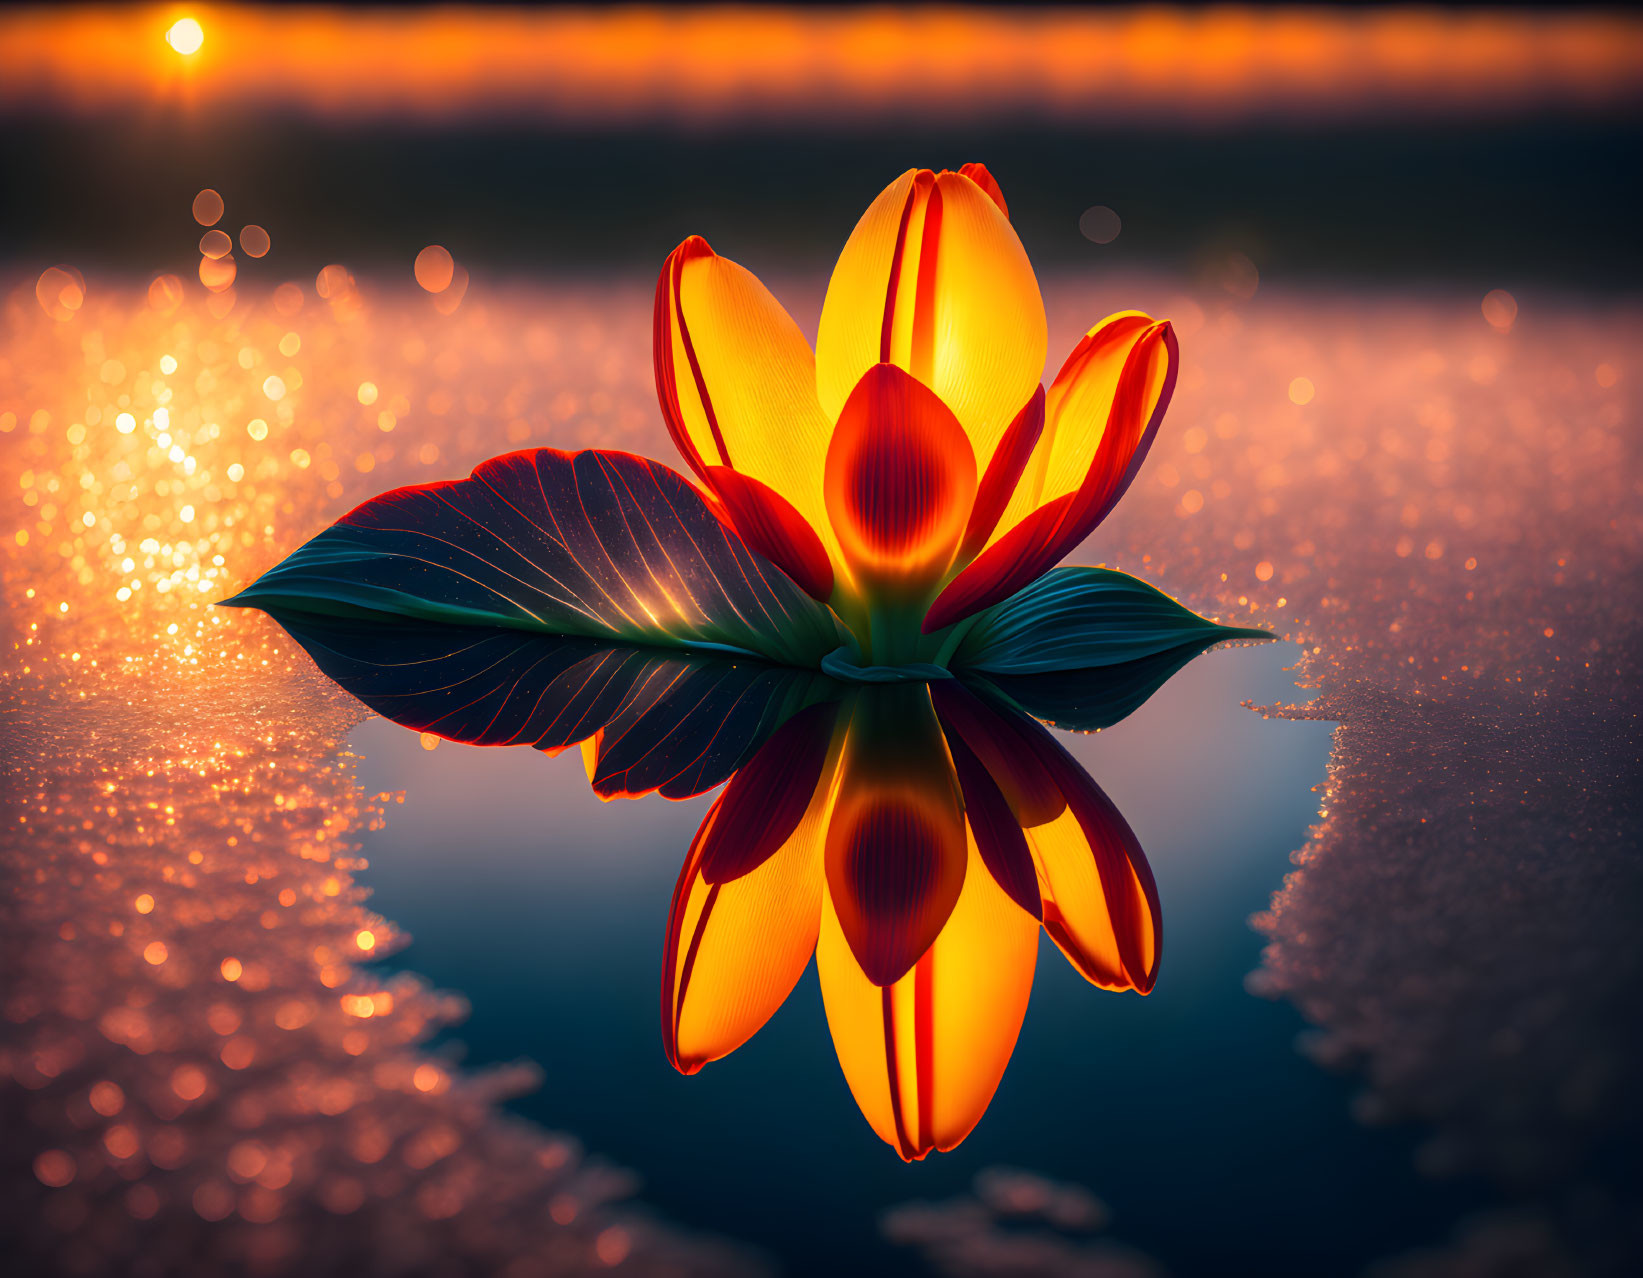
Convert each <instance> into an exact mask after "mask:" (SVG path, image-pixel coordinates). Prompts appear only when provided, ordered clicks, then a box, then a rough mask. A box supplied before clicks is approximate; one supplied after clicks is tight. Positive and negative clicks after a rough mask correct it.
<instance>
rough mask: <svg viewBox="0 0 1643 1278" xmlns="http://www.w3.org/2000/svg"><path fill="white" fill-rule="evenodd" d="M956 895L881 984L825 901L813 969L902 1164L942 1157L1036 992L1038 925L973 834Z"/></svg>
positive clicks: (998, 1070)
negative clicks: (908, 964)
mask: <svg viewBox="0 0 1643 1278" xmlns="http://www.w3.org/2000/svg"><path fill="white" fill-rule="evenodd" d="M969 844H970V852H969V856H970V864H969V868H968V870H967V871H966V873H965V877H964V891H963V893H962V894H961V895H960V897H959V900H958V904H957V905H956V906H955V907H954V909H953V913H952V916H951V917H950V918H949V919H948V921H947V926H946V927H945V928H943V929H942V932H941V935H940V936H939V937H937V938H936V941H935V944H934V945H932V946H931V947H930V948H929V950H928V951H926V952H925V954H924V956H923V957H922V958H920V959H919V961H918V962H917V963H916V964H915V965H914V966H913V969H912V971H910V972H908V973H907V975H906V976H904V977H902V978H901V980H899V981H897V982H896V983H895V984H894V985H892V986H889V987H887V988H880V987H879V986H876V985H874V984H873V983H872V982H871V981H869V980H868V979H867V977H866V976H865V975H864V974H863V973H862V970H861V968H860V966H858V965H857V963H856V960H855V956H854V955H853V954H852V953H851V950H850V945H849V943H848V942H847V941H846V940H845V937H844V931H843V929H842V928H841V927H840V925H839V920H838V916H837V914H835V913H834V911H833V907H832V904H831V902H830V901H829V902H828V903H827V904H826V905H825V907H824V909H823V912H822V926H821V936H820V938H819V939H818V941H817V947H816V967H817V971H818V972H819V973H820V975H821V987H822V999H823V1002H824V1003H825V1005H826V1008H827V1025H828V1028H829V1029H830V1030H831V1031H832V1034H833V1046H834V1049H835V1050H836V1051H837V1052H838V1057H839V1065H840V1066H841V1067H842V1068H843V1070H844V1077H845V1080H846V1082H848V1083H849V1085H850V1092H851V1094H852V1095H853V1096H854V1097H855V1098H856V1104H857V1105H859V1106H860V1107H861V1112H862V1114H863V1116H865V1117H866V1119H867V1121H868V1123H869V1124H870V1125H871V1126H872V1128H873V1130H874V1131H875V1132H877V1133H878V1135H879V1137H880V1138H881V1139H882V1140H884V1141H885V1142H886V1143H887V1144H889V1145H890V1146H891V1147H892V1148H893V1149H895V1150H896V1151H897V1152H898V1153H899V1154H900V1155H901V1156H902V1157H903V1158H904V1159H908V1160H913V1159H918V1158H923V1157H924V1156H925V1155H926V1154H928V1153H929V1152H930V1151H931V1150H932V1149H939V1150H949V1149H952V1148H954V1147H955V1146H956V1145H958V1144H959V1142H960V1141H962V1140H963V1139H964V1138H965V1137H966V1136H968V1135H969V1134H970V1131H971V1129H972V1128H974V1127H975V1125H976V1123H977V1122H979V1121H980V1119H981V1116H982V1114H983V1113H985V1112H986V1110H987V1106H988V1104H990V1103H991V1101H992V1099H993V1093H994V1092H996V1091H997V1090H998V1084H999V1080H1000V1079H1002V1078H1003V1077H1004V1068H1005V1066H1006V1065H1008V1064H1009V1060H1010V1054H1011V1053H1012V1052H1013V1051H1014V1050H1015V1043H1016V1037H1017V1036H1018V1035H1019V1034H1020V1032H1021V1022H1022V1018H1023V1017H1024V1016H1025V1015H1026V1013H1027V1000H1028V997H1029V995H1030V994H1031V992H1032V983H1033V968H1034V966H1035V964H1036V962H1037V954H1038V923H1037V920H1035V919H1034V918H1033V917H1032V916H1031V915H1030V914H1028V913H1027V912H1026V911H1025V910H1023V909H1022V908H1021V907H1020V906H1019V905H1017V904H1016V903H1015V902H1014V901H1012V900H1010V898H1009V897H1007V896H1006V895H1005V894H1004V892H1003V890H1002V889H1000V888H999V886H998V884H997V883H995V882H994V881H993V877H992V875H990V874H989V873H987V870H986V867H985V866H984V865H983V864H982V862H981V856H980V853H979V852H978V851H977V849H976V845H975V840H974V838H971V839H970V840H969Z"/></svg>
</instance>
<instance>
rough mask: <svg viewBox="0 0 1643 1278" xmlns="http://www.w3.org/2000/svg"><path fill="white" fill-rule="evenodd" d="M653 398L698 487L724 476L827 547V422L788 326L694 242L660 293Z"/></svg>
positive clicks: (675, 259)
mask: <svg viewBox="0 0 1643 1278" xmlns="http://www.w3.org/2000/svg"><path fill="white" fill-rule="evenodd" d="M655 340H656V351H655V355H656V389H657V394H658V395H659V397H660V398H661V401H662V412H663V416H664V417H665V418H666V419H667V422H668V426H669V428H670V430H671V431H672V432H673V435H674V439H675V442H676V443H677V444H678V445H679V449H680V451H681V452H682V453H684V454H685V459H686V460H687V461H689V462H690V463H691V465H692V467H694V468H695V469H696V471H697V473H698V474H702V475H703V477H704V478H706V475H705V469H706V468H707V467H712V466H729V467H731V468H733V469H735V470H737V471H739V472H740V473H742V474H743V475H748V476H751V477H752V478H754V479H756V480H759V481H760V482H761V483H764V484H768V485H769V486H770V487H771V488H773V489H775V490H776V491H777V492H778V493H780V494H781V495H782V496H783V497H785V498H786V499H787V500H788V501H789V502H791V503H792V504H793V506H794V507H795V508H796V509H797V510H798V512H799V513H800V514H801V515H802V516H803V517H804V519H805V521H806V522H807V523H809V524H810V526H811V527H812V528H813V529H815V530H816V531H817V532H818V534H819V535H820V536H821V537H822V539H823V541H824V543H826V544H828V549H829V552H830V553H831V551H832V550H833V546H832V544H831V538H832V533H831V530H830V528H829V527H828V522H827V514H826V509H825V507H824V505H823V503H822V471H823V467H824V466H825V463H826V459H827V442H828V439H829V437H830V436H831V434H832V421H831V419H830V418H828V417H826V416H824V415H823V413H822V411H821V407H820V405H819V403H818V402H817V399H816V360H815V356H814V355H813V354H812V353H811V351H810V344H809V343H808V342H806V341H805V339H804V334H803V333H801V332H800V331H799V326H798V325H797V324H795V323H794V322H793V320H792V317H791V316H789V315H788V313H787V312H786V311H785V310H783V309H782V306H781V303H779V302H778V301H777V300H776V299H775V298H774V297H772V296H771V294H770V291H769V290H768V289H766V288H765V286H764V285H763V284H761V283H760V282H759V281H758V279H757V278H756V277H755V276H754V275H753V274H752V273H751V272H750V271H747V270H745V269H744V268H742V267H740V266H738V265H737V264H736V263H735V262H732V261H730V260H729V259H728V258H723V257H720V256H718V254H716V253H714V252H713V250H712V249H711V248H709V247H708V245H707V241H705V240H703V239H701V238H700V237H699V236H692V237H691V238H690V239H689V240H686V241H685V243H683V244H681V245H680V246H679V248H677V249H676V250H674V253H673V255H672V256H671V257H669V259H668V261H667V265H666V266H664V267H663V269H662V276H661V279H660V281H659V282H658V285H657V290H656V334H655Z"/></svg>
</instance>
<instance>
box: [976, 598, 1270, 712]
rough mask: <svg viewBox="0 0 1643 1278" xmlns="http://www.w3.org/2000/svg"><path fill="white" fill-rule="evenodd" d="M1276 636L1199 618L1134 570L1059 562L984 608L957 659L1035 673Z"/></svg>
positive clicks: (988, 669) (979, 668)
mask: <svg viewBox="0 0 1643 1278" xmlns="http://www.w3.org/2000/svg"><path fill="white" fill-rule="evenodd" d="M1270 638H1272V635H1271V633H1270V632H1269V631H1266V630H1251V629H1247V628H1243V627H1238V626H1222V625H1218V624H1216V623H1215V622H1213V621H1210V620H1208V619H1207V618H1205V617H1200V616H1199V615H1198V614H1197V613H1195V612H1193V611H1192V610H1191V609H1190V608H1183V607H1182V606H1181V605H1180V604H1178V603H1176V602H1175V600H1173V599H1171V598H1170V597H1169V596H1168V595H1166V594H1165V593H1164V592H1163V591H1161V590H1158V589H1155V588H1154V587H1152V586H1149V585H1147V583H1146V582H1144V581H1140V580H1137V579H1136V578H1134V577H1131V576H1130V575H1129V574H1128V573H1122V572H1117V571H1115V570H1113V569H1111V568H1057V569H1055V570H1054V571H1052V572H1048V573H1045V574H1044V576H1042V577H1040V578H1039V579H1038V580H1037V581H1035V582H1033V584H1032V585H1030V586H1028V587H1027V588H1026V589H1025V590H1022V591H1020V592H1018V593H1017V594H1014V595H1012V596H1010V598H1008V599H1006V600H1004V601H1003V602H1002V603H997V604H994V605H993V606H992V607H991V608H988V609H987V610H986V611H985V612H983V613H981V614H980V615H979V616H978V617H977V619H976V622H975V624H974V625H973V626H971V628H970V630H969V632H968V633H967V634H966V635H965V636H964V639H963V640H962V642H960V644H959V647H958V650H957V652H956V653H955V654H954V657H953V661H952V664H953V666H954V668H955V669H957V670H960V671H964V672H969V671H976V672H980V673H985V674H990V675H991V674H1000V675H1034V674H1046V673H1051V672H1061V671H1070V670H1082V669H1086V668H1089V667H1100V666H1117V665H1124V664H1127V663H1129V662H1133V661H1141V660H1144V659H1146V658H1149V657H1155V656H1159V655H1161V654H1164V653H1168V652H1170V651H1172V650H1173V649H1177V648H1183V647H1185V648H1190V649H1191V652H1190V653H1189V654H1188V656H1189V657H1190V656H1191V655H1193V654H1196V653H1198V652H1201V651H1203V649H1204V648H1206V647H1208V646H1209V645H1210V644H1214V643H1219V642H1221V641H1222V640H1225V639H1270ZM1182 664H1185V663H1184V662H1183V663H1182ZM1177 668H1179V667H1177ZM1171 673H1173V671H1171ZM1166 677H1167V676H1166ZM1148 695H1150V693H1149V694H1148ZM1144 699H1145V698H1143V700H1144Z"/></svg>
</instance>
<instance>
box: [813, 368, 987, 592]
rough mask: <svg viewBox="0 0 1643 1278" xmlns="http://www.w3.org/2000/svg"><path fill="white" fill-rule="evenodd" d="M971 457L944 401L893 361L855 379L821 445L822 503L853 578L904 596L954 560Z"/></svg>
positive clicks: (967, 500) (972, 486) (971, 483)
mask: <svg viewBox="0 0 1643 1278" xmlns="http://www.w3.org/2000/svg"><path fill="white" fill-rule="evenodd" d="M975 491H976V472H975V459H974V457H973V456H972V454H971V452H970V445H969V442H968V441H967V440H966V439H965V437H964V432H963V430H962V429H960V427H959V424H958V422H957V420H956V419H955V418H954V417H953V414H952V413H951V412H950V411H949V410H948V408H947V406H946V405H945V404H943V403H942V402H941V400H939V399H937V398H936V396H935V395H934V394H933V393H932V392H931V391H930V390H929V389H928V388H927V387H925V386H924V385H922V384H921V383H919V382H917V381H914V380H913V378H911V377H909V376H908V375H907V374H906V373H904V372H903V371H902V370H901V369H899V368H897V367H896V366H895V365H893V364H875V365H874V366H873V367H871V368H869V369H868V370H867V372H866V373H865V374H864V375H863V376H862V379H861V381H860V383H858V385H857V386H856V389H855V390H854V391H853V392H852V393H851V395H850V398H849V400H847V401H846V403H845V405H844V410H843V412H842V413H841V414H840V416H839V423H838V427H837V429H836V430H835V431H834V433H833V442H832V444H831V445H830V446H829V447H828V450H827V475H826V492H827V510H828V514H829V516H830V518H831V520H832V525H833V529H834V532H835V533H836V534H837V536H838V541H839V546H840V548H841V551H842V553H843V556H844V561H845V563H846V564H848V565H849V568H850V570H851V573H852V575H853V576H854V577H855V578H856V579H857V581H858V582H862V583H867V584H875V585H883V586H888V587H891V588H893V589H895V590H897V591H900V592H903V593H907V594H912V593H915V592H916V591H917V590H918V589H919V588H921V587H928V586H930V585H932V584H934V583H935V581H936V580H937V579H938V578H940V576H941V574H942V573H943V572H944V571H945V570H946V568H947V565H948V564H949V563H950V562H951V561H952V557H953V552H954V550H955V549H957V546H958V541H959V537H960V535H961V534H962V532H963V531H964V525H965V522H966V521H967V520H968V518H969V515H970V507H971V505H972V504H973V503H974V501H975Z"/></svg>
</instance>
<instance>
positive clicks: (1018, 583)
mask: <svg viewBox="0 0 1643 1278" xmlns="http://www.w3.org/2000/svg"><path fill="white" fill-rule="evenodd" d="M1073 496H1074V495H1073V494H1072V493H1068V494H1067V495H1066V496H1065V497H1057V498H1056V499H1055V500H1054V501H1053V502H1051V503H1050V504H1049V505H1047V506H1040V507H1039V508H1038V509H1037V510H1035V511H1033V513H1032V514H1030V515H1028V516H1027V517H1026V518H1025V519H1023V520H1022V521H1021V522H1020V523H1019V524H1017V525H1016V526H1015V527H1014V528H1012V529H1010V531H1009V532H1007V533H1005V534H1004V536H1002V537H1000V538H999V539H998V540H997V541H995V542H994V543H993V544H992V545H991V546H989V547H987V549H986V550H984V551H982V552H981V554H979V555H977V556H976V558H975V559H974V560H973V561H972V562H971V563H970V564H969V566H968V567H966V568H965V569H964V571H963V572H961V573H959V574H958V576H956V577H954V578H953V579H952V580H951V581H949V582H948V583H947V585H946V587H945V589H943V590H942V592H941V593H940V594H939V595H937V596H936V601H935V602H934V603H933V604H931V605H930V610H929V612H927V613H925V615H924V625H923V630H924V633H925V634H927V635H928V634H934V633H935V632H936V631H937V630H940V629H942V628H943V627H945V626H950V625H953V624H954V623H955V622H959V621H963V620H964V618H966V617H968V616H970V615H971V614H973V613H977V612H980V611H981V610H982V609H983V608H987V607H991V606H992V605H993V604H995V603H997V602H998V601H999V600H1000V599H1008V598H1009V597H1010V596H1011V595H1013V594H1015V592H1016V591H1018V590H1020V589H1021V588H1022V587H1023V586H1025V585H1027V584H1028V583H1029V582H1031V581H1033V580H1034V579H1036V578H1037V577H1039V576H1042V575H1043V573H1044V572H1046V571H1047V570H1048V569H1049V568H1051V567H1052V566H1053V565H1054V564H1055V562H1056V561H1057V560H1058V559H1060V558H1061V556H1062V555H1063V554H1064V553H1066V552H1065V551H1064V550H1061V549H1059V547H1060V545H1061V542H1060V539H1059V537H1058V535H1057V534H1058V533H1059V530H1060V528H1061V525H1062V521H1063V519H1064V517H1065V515H1066V513H1067V510H1068V509H1069V508H1070V507H1071V505H1072V503H1073Z"/></svg>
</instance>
